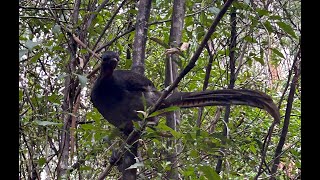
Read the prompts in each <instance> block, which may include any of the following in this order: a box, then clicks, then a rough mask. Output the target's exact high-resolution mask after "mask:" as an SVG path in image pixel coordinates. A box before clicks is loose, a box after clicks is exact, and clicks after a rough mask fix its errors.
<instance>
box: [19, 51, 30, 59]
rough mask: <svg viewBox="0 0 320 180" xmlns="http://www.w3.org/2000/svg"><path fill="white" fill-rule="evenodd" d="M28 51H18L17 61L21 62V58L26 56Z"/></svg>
mask: <svg viewBox="0 0 320 180" xmlns="http://www.w3.org/2000/svg"><path fill="white" fill-rule="evenodd" d="M27 52H28V50H27V49H21V50H19V60H21V58H22V56H23V55H25V54H27Z"/></svg>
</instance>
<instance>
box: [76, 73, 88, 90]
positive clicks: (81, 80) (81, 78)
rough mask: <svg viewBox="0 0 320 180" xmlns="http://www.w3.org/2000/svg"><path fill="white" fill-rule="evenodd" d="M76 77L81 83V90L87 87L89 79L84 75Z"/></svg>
mask: <svg viewBox="0 0 320 180" xmlns="http://www.w3.org/2000/svg"><path fill="white" fill-rule="evenodd" d="M76 75H77V76H78V78H79V82H80V86H81V88H84V87H86V84H87V82H88V79H87V78H86V77H85V76H82V75H80V74H76Z"/></svg>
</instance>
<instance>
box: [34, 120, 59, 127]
mask: <svg viewBox="0 0 320 180" xmlns="http://www.w3.org/2000/svg"><path fill="white" fill-rule="evenodd" d="M34 122H35V123H37V124H38V125H39V126H49V125H63V124H62V123H55V122H50V121H39V120H35V121H34Z"/></svg>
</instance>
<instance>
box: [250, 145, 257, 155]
mask: <svg viewBox="0 0 320 180" xmlns="http://www.w3.org/2000/svg"><path fill="white" fill-rule="evenodd" d="M249 149H250V150H251V152H253V153H254V154H256V153H257V150H256V148H255V147H254V145H253V144H250V146H249Z"/></svg>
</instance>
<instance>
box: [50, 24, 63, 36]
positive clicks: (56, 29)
mask: <svg viewBox="0 0 320 180" xmlns="http://www.w3.org/2000/svg"><path fill="white" fill-rule="evenodd" d="M52 32H53V33H54V34H56V33H60V32H61V27H60V26H59V25H58V24H56V25H54V26H53V28H52Z"/></svg>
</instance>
